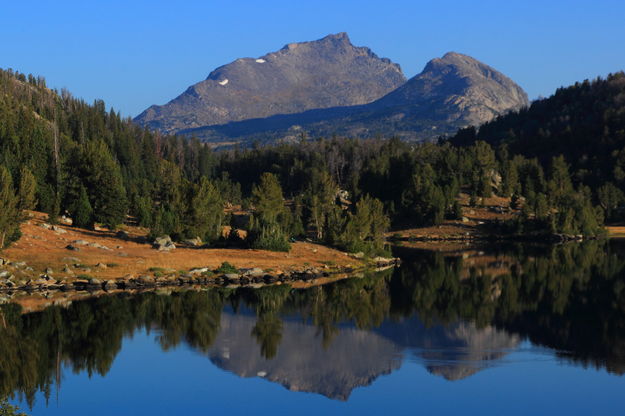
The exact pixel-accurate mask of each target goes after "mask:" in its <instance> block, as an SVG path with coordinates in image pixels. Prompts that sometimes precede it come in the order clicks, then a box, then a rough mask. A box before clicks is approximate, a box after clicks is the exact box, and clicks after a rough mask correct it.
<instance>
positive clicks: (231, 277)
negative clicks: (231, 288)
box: [224, 273, 241, 283]
mask: <svg viewBox="0 0 625 416" xmlns="http://www.w3.org/2000/svg"><path fill="white" fill-rule="evenodd" d="M224 278H225V279H226V281H228V282H230V283H234V282H239V281H240V280H241V276H240V275H238V274H237V273H227V274H225V275H224Z"/></svg>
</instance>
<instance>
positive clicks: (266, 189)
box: [248, 172, 291, 251]
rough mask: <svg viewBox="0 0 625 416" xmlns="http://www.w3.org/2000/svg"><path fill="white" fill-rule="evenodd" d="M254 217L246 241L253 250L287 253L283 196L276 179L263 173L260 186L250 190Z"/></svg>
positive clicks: (289, 246)
mask: <svg viewBox="0 0 625 416" xmlns="http://www.w3.org/2000/svg"><path fill="white" fill-rule="evenodd" d="M252 203H253V205H254V215H253V217H252V222H251V225H250V233H249V234H248V239H249V242H250V245H251V246H252V247H253V248H257V249H265V250H273V251H288V250H289V249H290V248H291V245H290V244H289V236H288V235H287V234H286V228H285V223H287V222H288V216H287V212H286V207H285V206H284V196H283V194H282V187H281V186H280V182H278V178H277V177H276V176H275V175H273V174H271V173H267V172H266V173H263V174H262V176H261V178H260V184H258V185H255V186H254V187H253V188H252Z"/></svg>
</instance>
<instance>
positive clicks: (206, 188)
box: [187, 176, 224, 242]
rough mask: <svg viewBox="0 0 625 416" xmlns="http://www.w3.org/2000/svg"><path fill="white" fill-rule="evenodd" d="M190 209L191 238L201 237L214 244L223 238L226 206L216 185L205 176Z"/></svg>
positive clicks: (189, 230)
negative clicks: (222, 230) (222, 226)
mask: <svg viewBox="0 0 625 416" xmlns="http://www.w3.org/2000/svg"><path fill="white" fill-rule="evenodd" d="M189 209H190V213H189V216H188V217H189V219H190V223H189V224H188V226H187V227H188V228H187V234H188V235H189V237H196V236H199V237H201V238H202V239H203V240H204V241H206V242H212V241H215V240H216V239H218V238H219V237H220V236H221V225H222V222H223V217H224V204H223V201H222V199H221V196H220V195H219V192H218V190H217V188H216V187H215V185H214V184H213V183H212V182H210V181H209V180H208V179H207V178H206V177H205V176H202V178H201V179H200V184H199V186H198V189H197V192H196V193H195V195H194V196H193V198H192V200H191V203H190V207H189Z"/></svg>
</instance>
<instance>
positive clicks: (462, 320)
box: [0, 241, 625, 403]
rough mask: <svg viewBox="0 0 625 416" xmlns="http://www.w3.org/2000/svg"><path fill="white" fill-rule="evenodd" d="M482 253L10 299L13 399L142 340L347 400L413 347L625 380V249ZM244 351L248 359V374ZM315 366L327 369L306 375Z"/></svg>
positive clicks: (3, 337)
mask: <svg viewBox="0 0 625 416" xmlns="http://www.w3.org/2000/svg"><path fill="white" fill-rule="evenodd" d="M483 251H484V252H479V251H471V252H457V253H434V252H427V251H420V250H415V249H409V248H398V249H397V254H399V255H400V256H402V258H403V260H404V263H403V264H402V267H401V268H399V269H396V270H395V271H386V272H382V273H378V274H373V275H368V276H365V277H363V278H352V279H348V280H343V281H339V282H336V283H333V284H328V285H324V286H318V287H313V288H309V289H297V290H296V289H292V288H290V287H289V286H286V285H282V286H269V287H265V288H261V289H252V288H239V289H231V288H211V289H207V290H202V291H194V290H187V291H180V292H174V293H171V294H168V295H166V294H156V293H143V294H139V295H133V296H131V295H128V294H121V295H115V296H105V297H97V298H91V299H87V300H83V301H77V302H74V303H73V304H71V305H69V306H68V307H60V306H53V307H49V308H47V309H45V310H43V311H41V312H34V313H28V314H22V313H21V310H20V307H19V306H18V305H16V304H5V305H2V306H1V307H0V318H1V319H0V351H2V354H1V355H0V397H5V396H11V395H14V394H17V395H19V396H20V397H24V398H26V400H27V401H28V402H29V403H32V401H33V400H34V397H35V394H36V392H38V391H41V392H43V393H44V396H45V397H46V398H47V399H48V398H49V397H50V396H51V394H53V390H54V387H55V385H56V388H58V387H59V383H60V380H61V377H60V372H61V371H62V368H64V367H67V368H70V369H71V370H72V371H74V372H82V371H86V372H88V374H89V375H92V374H101V375H106V373H107V372H108V371H109V369H110V368H111V365H112V363H113V360H114V359H115V357H116V355H117V354H118V353H119V351H120V350H121V348H122V340H123V339H124V337H128V336H131V335H132V334H133V333H134V332H135V331H147V332H152V331H156V339H157V341H158V342H159V343H160V345H161V347H162V349H163V350H164V351H168V350H172V349H174V348H176V347H177V346H179V345H180V344H181V343H185V344H187V345H189V346H191V347H192V348H194V349H196V350H197V351H200V352H202V353H205V354H206V355H208V356H209V357H210V358H211V360H213V362H215V363H216V364H217V365H219V366H221V367H222V368H225V369H227V370H229V371H233V372H235V373H237V374H240V375H245V376H248V375H251V376H256V375H258V374H262V375H263V376H265V377H266V378H268V379H272V380H274V381H277V382H280V383H282V384H284V385H285V386H287V387H289V388H291V389H293V390H307V391H317V392H319V393H321V394H325V395H327V396H329V397H335V398H339V399H346V398H347V397H348V396H349V394H350V392H351V389H353V388H354V387H356V386H359V385H365V384H368V383H371V382H372V381H373V380H374V379H375V378H376V377H377V376H379V375H380V374H384V373H388V372H390V371H393V370H394V369H396V368H398V366H399V365H400V363H399V362H398V361H397V357H398V354H402V353H403V351H406V350H407V349H408V350H410V351H413V352H414V353H415V354H416V356H417V357H419V359H421V360H422V361H423V362H424V364H425V365H426V367H427V368H428V369H429V370H430V371H431V372H432V373H435V374H439V375H442V376H444V377H446V378H448V379H452V380H453V379H458V378H462V377H467V376H469V375H471V374H474V372H475V371H479V369H481V368H483V367H485V366H488V365H490V364H489V363H492V362H494V361H495V360H498V359H500V358H501V357H502V356H503V355H504V354H505V353H506V351H507V350H509V349H511V348H514V347H516V346H517V345H518V343H519V342H520V340H521V339H524V338H528V339H529V340H531V341H532V342H533V343H534V344H537V345H541V346H546V347H549V348H552V349H554V350H556V353H557V354H559V355H560V356H561V357H563V358H564V359H567V360H570V362H576V363H580V364H582V365H584V366H588V365H591V366H595V367H597V368H605V369H607V370H608V371H610V372H613V373H616V374H623V373H624V372H625V325H624V323H625V319H624V318H625V313H624V312H625V270H624V266H625V254H624V251H623V247H622V246H621V244H619V243H614V242H612V243H606V242H598V241H591V242H586V243H583V244H570V245H562V246H552V247H532V246H524V245H513V246H509V247H501V246H498V247H497V248H484V249H483ZM226 335H228V337H226ZM251 340H255V341H256V342H254V341H252V342H251V343H250V341H251ZM226 351H227V352H226ZM324 351H325V353H324ZM350 351H358V353H357V354H359V356H355V354H354V353H350ZM235 352H236V354H235ZM237 354H238V355H245V356H246V357H247V361H246V363H245V365H243V364H242V363H241V362H240V361H239V362H238V361H237V359H238V358H240V357H239V356H238V355H237ZM333 354H334V355H335V357H334V358H333V357H332V355H333ZM305 360H308V361H309V362H310V361H315V360H317V361H316V362H317V364H318V365H316V366H315V365H313V366H309V367H312V368H310V369H308V368H306V369H305V368H304V367H303V366H302V365H301V363H302V362H304V361H305ZM322 360H324V361H325V362H324V363H321V361H322ZM467 363H468V364H467ZM285 368H286V370H285ZM291 368H292V369H293V370H292V372H289V370H288V369H291ZM294 372H299V373H297V374H295V373H294ZM324 383H325V386H322V385H321V384H324Z"/></svg>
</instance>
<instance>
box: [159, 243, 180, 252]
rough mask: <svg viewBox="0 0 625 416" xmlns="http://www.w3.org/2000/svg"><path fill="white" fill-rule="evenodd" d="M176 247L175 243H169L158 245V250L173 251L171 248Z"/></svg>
mask: <svg viewBox="0 0 625 416" xmlns="http://www.w3.org/2000/svg"><path fill="white" fill-rule="evenodd" d="M175 248H176V245H175V244H174V243H167V244H165V245H162V246H158V247H157V249H158V251H171V250H174V249H175Z"/></svg>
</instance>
